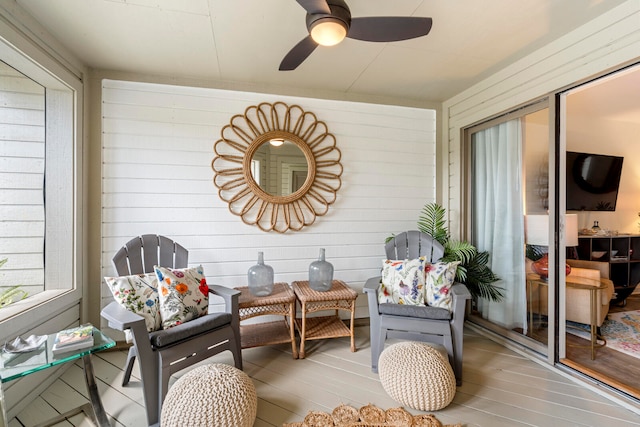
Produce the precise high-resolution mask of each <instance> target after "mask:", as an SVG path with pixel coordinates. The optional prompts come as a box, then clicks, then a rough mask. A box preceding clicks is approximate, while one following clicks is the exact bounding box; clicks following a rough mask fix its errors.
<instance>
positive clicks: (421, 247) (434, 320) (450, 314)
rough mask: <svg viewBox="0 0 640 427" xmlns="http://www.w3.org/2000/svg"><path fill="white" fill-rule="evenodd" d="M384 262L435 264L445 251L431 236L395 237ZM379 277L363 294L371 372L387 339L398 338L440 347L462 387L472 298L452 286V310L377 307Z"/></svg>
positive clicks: (458, 285)
mask: <svg viewBox="0 0 640 427" xmlns="http://www.w3.org/2000/svg"><path fill="white" fill-rule="evenodd" d="M385 251H386V255H387V259H394V260H396V259H397V260H403V259H415V258H418V257H420V256H426V257H427V259H428V260H430V261H432V262H435V261H438V260H439V259H440V258H442V255H443V254H444V248H443V247H442V245H441V244H440V243H438V242H437V241H436V240H434V239H433V238H432V237H431V236H429V235H428V234H425V233H421V232H420V231H417V230H411V231H406V232H403V233H400V234H398V235H397V236H395V237H394V238H393V239H392V240H390V241H389V242H387V244H386V245H385ZM380 280H381V277H380V276H378V277H372V278H370V279H369V280H367V281H366V283H365V285H364V292H365V293H366V294H367V299H368V302H369V322H370V329H371V337H370V339H371V370H372V371H373V372H378V359H379V357H380V353H382V351H383V350H384V344H385V341H386V339H387V338H400V339H406V340H412V341H424V342H432V343H436V344H441V345H443V346H444V347H445V348H446V349H447V353H448V355H449V362H450V363H451V366H452V367H453V371H454V373H455V375H456V383H457V384H458V385H461V384H462V350H463V339H462V337H463V331H462V328H463V326H464V316H465V306H466V301H467V300H468V299H470V298H471V294H470V293H469V290H468V289H467V287H466V286H465V285H463V284H461V283H455V284H454V285H453V286H452V287H451V294H452V299H453V301H452V310H451V311H449V310H447V309H444V308H437V307H428V306H424V307H422V306H407V305H401V304H389V303H384V304H379V303H378V288H379V286H380Z"/></svg>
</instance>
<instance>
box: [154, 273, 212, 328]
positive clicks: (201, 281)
mask: <svg viewBox="0 0 640 427" xmlns="http://www.w3.org/2000/svg"><path fill="white" fill-rule="evenodd" d="M153 268H154V270H155V272H156V276H157V277H158V294H159V298H160V316H161V318H162V328H163V329H168V328H172V327H174V326H177V325H180V324H182V323H185V322H188V321H189V320H192V319H196V318H198V317H200V316H204V315H205V314H207V312H208V310H209V286H208V285H207V280H206V279H205V277H204V269H203V268H202V266H201V265H200V266H198V267H192V268H175V269H173V268H165V267H158V266H155V267H153Z"/></svg>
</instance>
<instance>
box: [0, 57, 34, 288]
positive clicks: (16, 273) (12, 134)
mask: <svg viewBox="0 0 640 427" xmlns="http://www.w3.org/2000/svg"><path fill="white" fill-rule="evenodd" d="M44 110H45V96H44V88H43V87H42V86H40V85H39V84H37V83H35V82H34V81H33V80H31V79H29V78H27V77H26V76H24V75H23V74H21V73H19V72H17V71H16V70H14V69H13V68H11V67H9V66H8V65H6V64H0V218H2V221H1V222H0V259H3V258H7V259H8V261H7V263H6V264H5V265H4V266H3V267H2V270H1V271H0V292H1V291H2V290H3V289H6V287H10V286H13V285H22V288H21V289H22V290H24V291H26V292H28V293H29V294H30V295H33V294H36V293H38V292H42V291H43V290H44V265H43V259H42V250H43V243H44V206H43V189H42V186H43V182H44V167H45V166H44V162H45V152H44V145H45V123H44V117H45V111H44Z"/></svg>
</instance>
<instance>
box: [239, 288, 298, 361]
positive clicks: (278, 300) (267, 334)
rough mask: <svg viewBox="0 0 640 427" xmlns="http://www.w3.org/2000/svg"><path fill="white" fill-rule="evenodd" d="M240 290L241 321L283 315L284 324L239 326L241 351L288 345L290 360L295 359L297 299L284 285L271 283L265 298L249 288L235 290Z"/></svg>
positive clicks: (271, 323)
mask: <svg viewBox="0 0 640 427" xmlns="http://www.w3.org/2000/svg"><path fill="white" fill-rule="evenodd" d="M235 289H236V290H238V291H240V297H239V304H238V305H239V307H240V321H243V320H246V319H250V318H252V317H257V316H267V315H276V316H284V320H283V321H274V322H265V323H254V324H249V325H242V324H241V325H240V341H241V342H242V348H251V347H259V346H263V345H274V344H283V343H288V342H290V343H291V351H292V353H293V358H294V359H297V358H298V349H297V348H296V332H295V327H294V319H295V318H296V297H295V295H294V294H293V291H292V290H291V288H290V287H289V285H288V284H287V283H274V284H273V292H271V294H270V295H267V296H265V297H257V296H255V295H253V294H252V293H251V292H249V287H248V286H244V287H238V288H235Z"/></svg>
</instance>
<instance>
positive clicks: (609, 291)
mask: <svg viewBox="0 0 640 427" xmlns="http://www.w3.org/2000/svg"><path fill="white" fill-rule="evenodd" d="M600 282H601V283H604V284H606V285H607V287H606V288H605V289H603V290H602V295H603V296H604V298H602V300H601V301H600V302H601V303H602V305H609V302H610V301H611V298H613V294H614V293H615V292H616V289H615V286H614V284H613V281H612V280H610V279H604V278H603V279H600Z"/></svg>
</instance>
